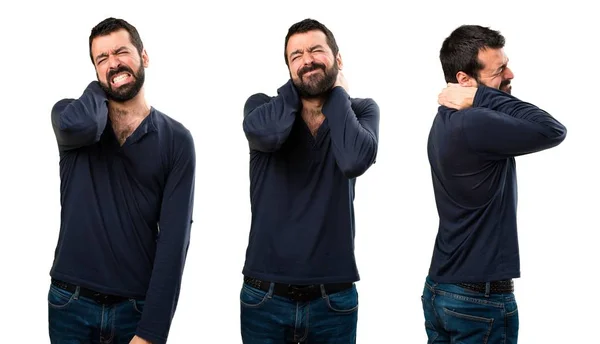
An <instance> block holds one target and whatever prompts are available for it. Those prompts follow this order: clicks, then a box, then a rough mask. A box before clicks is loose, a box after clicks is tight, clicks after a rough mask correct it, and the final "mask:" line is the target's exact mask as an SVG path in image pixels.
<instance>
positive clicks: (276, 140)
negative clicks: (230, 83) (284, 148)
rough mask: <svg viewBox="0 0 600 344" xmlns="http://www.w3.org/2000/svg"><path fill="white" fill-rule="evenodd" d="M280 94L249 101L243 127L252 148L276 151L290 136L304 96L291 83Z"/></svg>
mask: <svg viewBox="0 0 600 344" xmlns="http://www.w3.org/2000/svg"><path fill="white" fill-rule="evenodd" d="M277 93H278V95H277V96H276V97H274V98H270V97H268V96H267V95H265V94H255V95H253V96H251V97H250V98H248V100H247V101H246V104H245V106H244V123H243V127H244V133H245V134H246V138H247V139H248V142H249V143H250V149H253V150H257V151H261V152H265V153H272V152H275V151H276V150H278V149H279V148H281V145H282V144H283V143H284V142H285V140H286V139H287V138H288V136H289V135H290V132H291V130H292V126H293V125H294V121H295V120H296V114H297V113H298V110H299V109H300V106H301V102H300V96H298V92H297V91H296V88H295V87H294V84H293V83H292V81H291V80H290V81H288V82H287V83H286V84H285V85H283V86H282V87H280V88H279V89H278V90H277Z"/></svg>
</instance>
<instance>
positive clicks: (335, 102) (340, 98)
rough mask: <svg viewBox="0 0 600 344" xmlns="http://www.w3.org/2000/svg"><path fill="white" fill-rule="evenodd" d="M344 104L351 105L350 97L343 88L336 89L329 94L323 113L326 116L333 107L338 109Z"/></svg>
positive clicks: (337, 87)
mask: <svg viewBox="0 0 600 344" xmlns="http://www.w3.org/2000/svg"><path fill="white" fill-rule="evenodd" d="M344 102H347V103H348V104H349V103H350V96H349V95H348V93H347V92H346V90H345V89H344V88H343V87H341V86H336V87H334V88H333V89H332V90H331V92H330V93H329V98H327V101H326V102H325V104H324V105H323V113H324V114H325V116H327V114H328V113H329V112H330V111H329V109H330V108H331V107H338V106H340V105H342V104H343V103H344Z"/></svg>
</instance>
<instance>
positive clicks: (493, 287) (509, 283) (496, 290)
mask: <svg viewBox="0 0 600 344" xmlns="http://www.w3.org/2000/svg"><path fill="white" fill-rule="evenodd" d="M485 285H486V283H458V286H460V287H463V288H465V289H469V290H473V291H476V292H479V293H486V286H485ZM514 291H515V285H514V283H513V280H512V279H508V280H502V281H494V282H490V290H489V293H490V294H508V293H513V292H514Z"/></svg>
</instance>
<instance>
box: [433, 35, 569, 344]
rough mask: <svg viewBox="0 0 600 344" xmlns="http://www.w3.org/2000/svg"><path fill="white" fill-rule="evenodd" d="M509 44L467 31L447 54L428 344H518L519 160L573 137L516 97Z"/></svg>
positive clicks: (437, 147)
mask: <svg viewBox="0 0 600 344" xmlns="http://www.w3.org/2000/svg"><path fill="white" fill-rule="evenodd" d="M504 43H505V41H504V37H503V36H502V35H501V34H500V33H499V32H498V31H493V30H491V29H489V28H485V27H481V26H475V25H465V26H461V27H459V28H457V29H456V30H455V31H454V32H452V34H451V35H450V36H449V37H448V38H446V40H445V41H444V43H443V45H442V48H441V51H440V59H441V62H442V67H443V70H444V75H445V77H446V81H447V82H448V83H449V86H448V87H447V88H446V89H444V90H443V91H442V93H441V94H440V96H439V103H440V105H441V106H440V107H439V110H438V114H437V116H436V117H435V119H434V121H433V125H432V127H431V131H430V134H429V141H428V155H429V162H430V165H431V171H432V178H433V187H434V193H435V199H436V203H437V209H438V213H439V217H440V223H439V230H438V234H437V238H436V241H435V248H434V250H433V257H432V260H431V266H430V270H429V275H428V277H427V280H426V283H425V288H424V291H423V296H422V301H423V310H424V314H425V328H426V332H427V336H428V337H429V343H459V342H460V343H465V344H466V343H490V344H491V343H516V342H517V336H518V329H519V320H518V311H517V304H516V301H515V297H514V290H513V289H514V288H513V281H512V279H513V278H518V277H520V266H519V247H518V240H517V219H516V210H517V182H516V169H515V157H516V156H520V155H525V154H530V153H534V152H539V151H542V150H545V149H549V148H552V147H555V146H557V145H558V144H560V143H561V142H562V141H563V140H564V138H565V135H566V129H565V127H564V126H563V125H562V124H560V123H559V122H558V121H557V120H555V119H554V118H553V117H552V116H550V115H549V114H548V113H546V112H545V111H544V110H541V109H539V108H538V107H536V106H534V105H532V104H529V103H526V102H523V101H521V100H519V99H517V98H516V97H514V96H512V95H511V94H510V93H511V88H512V86H511V80H512V79H513V77H514V75H513V73H512V71H511V70H510V68H509V67H508V58H507V56H506V55H505V53H504V49H503V48H504Z"/></svg>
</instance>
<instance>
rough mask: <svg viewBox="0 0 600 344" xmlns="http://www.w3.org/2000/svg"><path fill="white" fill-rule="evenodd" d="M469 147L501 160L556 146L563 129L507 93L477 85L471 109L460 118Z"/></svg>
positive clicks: (555, 122) (563, 132)
mask: <svg viewBox="0 0 600 344" xmlns="http://www.w3.org/2000/svg"><path fill="white" fill-rule="evenodd" d="M462 121H463V122H462V128H463V132H464V135H465V137H466V139H467V142H468V143H469V146H470V147H471V148H472V149H473V150H475V151H477V152H480V153H483V154H486V155H488V156H490V158H492V159H494V158H498V159H503V158H506V157H511V156H519V155H524V154H530V153H534V152H539V151H542V150H545V149H548V148H552V147H555V146H557V145H559V144H560V143H561V142H562V141H563V140H564V139H565V137H566V133H567V129H566V128H565V127H564V126H563V125H562V124H561V123H560V122H558V121H557V120H555V119H554V118H553V117H552V116H550V115H549V114H548V113H547V112H545V111H544V110H541V109H539V108H538V107H536V106H534V105H532V104H529V103H526V102H523V101H520V100H519V99H517V98H516V97H514V96H511V95H510V94H508V93H505V92H502V91H499V90H496V89H493V88H490V87H485V86H480V87H479V88H478V89H477V92H476V93H475V98H474V100H473V109H470V110H467V111H466V112H465V114H464V116H463V118H462Z"/></svg>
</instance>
